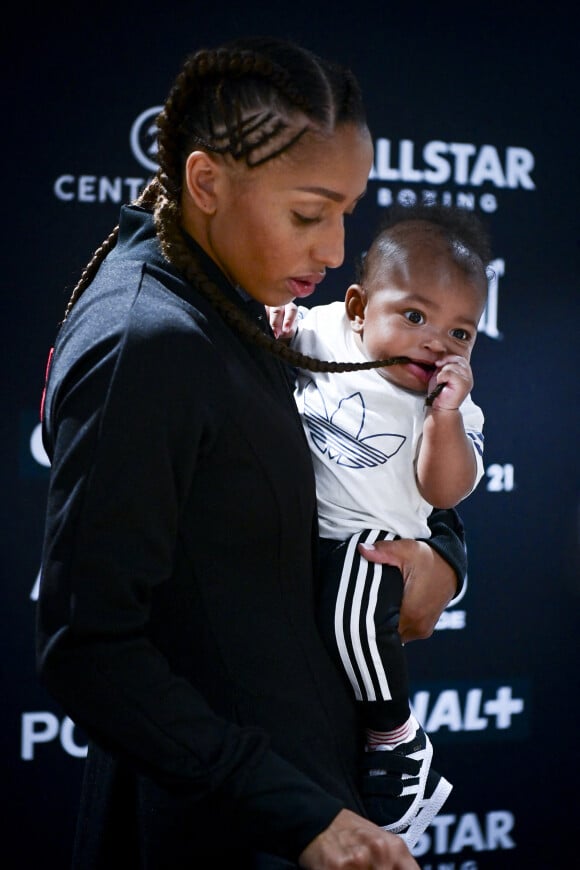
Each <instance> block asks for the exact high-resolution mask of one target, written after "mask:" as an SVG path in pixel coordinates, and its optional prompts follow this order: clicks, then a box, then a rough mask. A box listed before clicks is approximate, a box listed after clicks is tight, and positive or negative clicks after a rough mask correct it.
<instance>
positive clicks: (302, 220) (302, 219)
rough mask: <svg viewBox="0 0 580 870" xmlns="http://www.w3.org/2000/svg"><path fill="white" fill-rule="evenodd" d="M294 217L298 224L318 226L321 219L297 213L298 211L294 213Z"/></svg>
mask: <svg viewBox="0 0 580 870" xmlns="http://www.w3.org/2000/svg"><path fill="white" fill-rule="evenodd" d="M292 216H293V217H294V220H295V221H296V223H298V224H316V223H318V221H319V220H320V218H319V217H318V216H316V217H308V216H307V215H305V214H300V212H297V211H293V212H292Z"/></svg>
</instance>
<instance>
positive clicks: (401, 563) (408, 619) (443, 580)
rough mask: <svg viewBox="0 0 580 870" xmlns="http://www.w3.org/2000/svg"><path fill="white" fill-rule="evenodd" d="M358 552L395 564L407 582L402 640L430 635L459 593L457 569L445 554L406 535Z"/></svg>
mask: <svg viewBox="0 0 580 870" xmlns="http://www.w3.org/2000/svg"><path fill="white" fill-rule="evenodd" d="M359 551H360V552H361V553H362V555H363V556H364V557H365V559H368V561H369V562H380V563H381V564H383V565H394V566H395V567H396V568H398V569H399V571H400V572H401V574H402V575H403V581H404V584H405V587H404V592H403V603H402V605H401V616H400V619H399V634H400V636H401V640H402V641H403V643H408V642H409V641H411V640H421V639H423V638H427V637H431V635H432V634H433V631H434V629H435V626H436V624H437V620H438V619H439V617H440V616H441V614H442V613H443V611H444V610H445V608H446V607H447V605H448V604H449V602H450V601H451V599H452V598H453V597H454V595H455V594H456V592H457V577H456V574H455V571H454V570H453V568H452V567H451V565H449V563H448V562H446V561H445V559H444V558H443V556H440V555H439V553H438V552H437V551H436V550H434V549H433V547H430V546H429V544H426V543H425V541H414V540H412V539H406V538H403V539H401V540H398V541H376V542H375V543H374V544H371V545H370V546H367V545H365V544H359Z"/></svg>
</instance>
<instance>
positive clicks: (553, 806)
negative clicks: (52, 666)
mask: <svg viewBox="0 0 580 870" xmlns="http://www.w3.org/2000/svg"><path fill="white" fill-rule="evenodd" d="M472 5H473V4H470V6H472ZM274 6H276V8H274ZM354 6H355V7H356V8H350V9H348V10H346V11H339V9H338V8H337V6H335V5H334V4H331V3H329V4H324V3H315V2H309V3H307V4H303V5H301V4H300V3H297V2H292V3H291V4H285V5H284V6H280V5H279V4H268V5H263V4H260V3H258V2H257V0H246V2H245V3H238V2H236V3H235V4H234V3H230V4H228V3H224V2H222V3H220V4H219V6H217V5H216V8H215V10H213V9H212V8H211V4H207V3H195V2H189V3H188V2H174V3H171V2H166V3H164V4H156V5H155V6H154V5H153V4H149V5H148V4H147V3H139V4H135V5H131V4H129V3H128V4H122V3H117V4H115V5H114V6H111V7H110V8H109V7H108V6H107V4H99V7H98V10H97V9H96V8H95V10H94V12H93V11H92V10H90V7H86V6H85V5H84V4H78V7H82V8H83V9H84V11H83V13H82V15H81V13H80V12H71V11H63V10H62V8H61V7H60V6H59V7H58V8H57V7H56V4H55V5H54V8H52V10H51V11H50V12H48V11H44V12H35V13H34V14H33V13H32V12H31V11H29V10H26V12H24V11H19V10H14V13H15V17H14V19H13V23H12V24H11V25H10V29H8V26H7V25H6V26H5V33H4V45H3V50H2V63H3V64H4V66H5V71H4V77H3V85H4V86H3V98H4V112H3V118H4V135H3V139H4V155H5V156H4V160H3V166H4V168H3V172H2V181H3V190H4V227H5V228H4V232H3V234H2V244H3V248H4V251H3V271H4V274H5V281H6V283H5V289H4V294H3V303H2V304H3V308H4V317H3V322H4V334H3V342H2V346H3V350H4V353H5V362H4V366H3V397H4V409H5V411H4V417H3V421H2V455H1V463H2V471H1V473H2V487H3V488H2V494H3V498H2V529H3V547H2V550H3V559H2V563H3V564H2V570H3V580H2V587H1V592H0V594H1V595H2V604H1V607H0V619H1V620H2V622H1V626H0V629H1V633H0V638H1V643H2V656H1V660H2V709H3V711H4V712H3V715H2V735H1V736H2V745H1V747H0V751H1V753H2V756H1V759H2V769H3V771H4V787H3V802H4V808H3V822H4V824H3V830H4V834H3V835H2V840H0V855H1V856H2V863H3V866H5V867H16V866H18V867H20V868H32V867H37V866H45V867H50V868H66V867H67V866H68V861H69V857H70V848H71V838H72V832H73V825H74V818H75V812H76V808H77V802H78V794H79V786H80V777H81V771H82V764H83V760H82V759H83V757H84V754H85V746H84V743H85V741H84V737H83V735H82V733H80V731H79V729H77V728H75V726H74V724H73V723H72V722H71V721H70V720H68V719H67V718H66V717H65V716H64V714H63V712H62V711H61V710H60V709H59V708H58V706H57V705H56V704H55V703H54V702H53V701H52V699H51V698H50V697H49V696H48V695H47V694H46V693H45V692H44V690H42V689H41V688H40V686H39V684H38V683H37V679H36V675H35V670H34V651H33V624H34V609H35V595H36V589H35V587H36V579H37V575H38V570H39V562H40V549H41V538H42V527H43V519H44V503H45V497H46V490H47V478H48V468H47V464H46V457H45V455H44V453H43V450H42V447H41V443H40V439H39V428H38V419H39V402H40V395H41V390H42V384H43V377H44V367H45V362H46V357H47V353H48V350H49V347H50V345H51V343H52V341H53V339H54V336H55V333H56V328H57V324H58V322H59V320H60V319H61V317H62V314H63V311H64V306H65V304H66V301H67V299H68V296H69V294H70V292H71V290H72V287H73V286H74V284H75V282H76V280H77V278H78V276H79V273H80V270H81V268H82V267H83V266H84V265H85V264H86V262H87V261H88V259H89V258H90V255H91V254H92V252H93V250H94V249H95V248H96V247H97V246H98V245H99V244H100V242H101V241H102V239H103V238H104V237H105V236H106V235H107V234H108V233H109V231H110V230H111V229H112V227H113V226H114V225H115V224H116V222H117V215H118V210H119V206H120V204H121V203H123V202H126V201H128V200H130V199H132V198H133V197H134V196H135V195H136V194H137V192H138V191H139V190H140V188H141V186H142V185H143V183H144V182H145V180H146V179H147V178H148V177H149V175H150V174H151V173H152V172H153V171H154V169H155V140H154V137H153V136H152V134H151V123H152V120H153V118H154V115H155V113H156V111H157V108H158V107H159V106H160V104H161V102H162V101H163V99H164V98H165V95H166V93H167V90H168V88H169V86H170V84H171V81H172V79H173V77H174V75H175V74H176V72H177V70H178V68H179V66H180V64H181V62H182V60H183V59H184V57H185V55H186V54H187V53H188V52H189V51H191V50H193V49H194V48H197V47H199V46H201V45H202V44H215V43H216V42H219V41H222V40H223V39H225V38H230V37H232V36H235V35H240V34H248V33H253V32H254V33H262V34H264V33H271V34H275V35H282V36H290V37H292V38H295V39H297V40H298V41H301V42H303V43H305V44H306V45H308V46H309V47H311V48H313V49H314V50H316V51H318V52H320V53H322V54H324V55H326V56H330V57H335V58H336V59H337V60H340V61H342V62H345V63H347V64H350V65H351V66H352V67H353V69H354V70H355V72H356V73H357V75H358V77H359V79H360V81H361V84H362V86H363V89H364V92H365V95H366V101H367V105H368V113H369V121H370V125H371V128H372V132H373V137H374V141H375V146H376V161H375V166H374V169H373V172H372V175H371V178H370V180H369V187H368V195H367V197H366V199H365V200H364V201H363V203H362V204H361V205H360V207H359V208H358V209H357V212H356V215H355V216H354V217H353V218H352V219H350V221H349V224H348V230H347V232H348V242H347V251H346V258H345V263H344V265H343V266H342V267H341V268H340V269H338V270H336V272H335V273H332V274H331V275H330V276H329V277H328V278H327V280H326V281H325V283H324V285H323V289H322V288H321V289H320V290H319V292H318V293H317V297H316V301H330V300H331V299H334V298H340V297H342V294H343V292H344V289H345V287H346V286H347V284H348V283H349V281H350V280H351V278H352V275H353V264H354V258H355V255H356V254H357V253H358V252H359V251H360V250H362V249H364V247H365V246H366V244H367V242H368V240H369V238H370V236H371V234H372V232H373V231H374V229H375V226H376V223H377V221H378V219H379V218H380V214H381V210H382V209H384V207H385V206H387V205H388V204H389V203H391V202H393V201H405V202H411V201H415V200H426V201H436V202H442V203H451V202H460V203H461V204H462V205H464V207H466V208H470V209H471V208H478V209H481V210H482V211H483V213H484V214H485V215H486V218H487V222H488V225H489V227H490V229H491V232H492V235H493V242H494V258H495V260H494V266H495V272H496V279H495V281H493V282H492V283H491V286H490V297H489V303H488V306H487V309H486V312H485V315H484V317H483V319H482V322H481V324H480V335H479V338H478V342H477V346H476V349H475V353H474V358H473V365H474V370H475V377H476V380H475V388H474V391H473V395H474V399H475V400H476V401H477V403H478V404H479V405H481V406H482V408H483V409H484V411H485V414H486V429H485V437H486V453H485V463H486V474H485V477H484V479H483V481H482V483H481V484H480V485H479V487H478V489H477V491H476V493H475V494H474V495H473V496H472V497H471V498H470V499H469V500H468V501H467V502H466V503H465V504H464V505H463V506H462V507H461V511H460V513H461V515H462V517H463V519H464V521H465V524H466V528H467V541H468V552H469V564H470V568H469V582H468V586H467V590H466V592H465V594H464V595H463V597H462V598H461V600H460V601H458V602H457V603H455V604H454V606H452V607H450V608H449V609H448V610H447V611H446V612H445V614H444V615H443V617H442V619H441V621H440V623H439V625H438V628H437V630H436V631H435V633H434V635H433V637H432V638H430V639H429V640H426V641H420V642H416V643H413V644H410V645H409V646H408V647H407V649H408V652H409V659H410V668H411V674H412V684H413V685H412V692H413V695H412V697H413V702H414V705H415V709H416V712H417V714H418V716H419V718H420V719H421V720H422V721H423V724H424V725H425V727H426V729H427V731H428V732H430V734H431V737H432V740H433V743H434V744H435V751H436V753H437V756H438V761H437V767H438V769H439V770H441V771H442V772H444V773H445V775H446V776H447V777H448V778H449V779H450V780H451V781H452V782H453V783H454V786H455V788H454V790H453V792H452V794H451V796H450V798H449V800H448V802H447V804H446V805H445V807H444V811H443V812H442V814H441V815H440V816H439V817H438V818H437V819H436V820H435V822H434V824H433V825H432V826H431V828H430V829H429V831H428V833H427V834H425V835H424V836H423V838H422V839H421V841H420V842H419V844H418V846H417V848H416V850H415V854H416V856H417V859H418V861H419V863H420V864H421V866H422V867H423V868H425V870H475V868H487V867H493V868H510V870H514V868H530V867H534V868H560V867H562V866H570V865H569V864H568V863H567V861H566V860H565V858H564V856H565V855H567V854H568V851H569V850H572V853H574V852H576V853H577V852H578V851H579V847H578V841H577V835H576V834H575V830H576V829H577V815H578V810H579V809H580V801H579V799H578V791H577V789H578V782H577V781H578V774H579V773H580V751H579V748H578V730H579V725H580V716H579V701H578V690H579V682H578V676H577V673H578V636H579V628H580V619H579V604H580V582H579V575H580V571H579V566H580V559H579V540H578V538H579V527H580V515H579V500H578V494H579V474H578V461H577V443H578V434H579V433H578V377H579V372H580V358H579V353H578V340H579V334H578V323H579V320H580V310H579V305H578V289H579V288H578V284H579V279H578V276H579V274H580V263H579V259H580V258H579V239H578V195H579V193H580V191H579V185H578V148H577V142H578V141H579V137H580V122H579V116H580V113H579V110H578V106H579V105H580V100H579V88H578V78H579V76H578V67H577V58H578V48H579V46H578V43H577V29H576V28H575V27H574V26H573V22H572V21H571V20H570V21H568V20H567V19H566V17H565V16H564V15H563V14H562V15H560V17H558V14H557V12H556V11H554V10H550V11H549V12H542V13H541V14H539V13H538V14H536V15H534V12H533V8H530V4H528V5H527V6H526V12H525V15H523V14H522V16H520V15H519V14H518V13H517V11H515V10H514V9H513V7H512V6H510V7H509V8H510V10H511V11H510V12H508V13H506V12H503V13H501V14H493V13H483V12H481V11H478V12H477V14H475V13H469V12H467V11H465V10H464V9H462V8H461V7H457V8H456V9H455V11H452V10H451V9H450V8H449V6H448V5H447V4H445V9H446V11H445V12H442V13H440V12H438V11H434V10H436V9H438V7H439V4H430V5H429V6H426V7H425V8H422V7H421V6H420V5H417V4H413V6H412V9H409V11H408V12H405V13H403V12H402V11H401V9H400V7H399V4H393V3H389V2H383V3H381V4H376V3H371V2H364V0H358V2H357V3H356V4H354ZM48 8H50V7H48ZM76 8H77V6H76V5H75V9H76ZM9 856H12V857H9ZM576 860H578V861H580V858H576Z"/></svg>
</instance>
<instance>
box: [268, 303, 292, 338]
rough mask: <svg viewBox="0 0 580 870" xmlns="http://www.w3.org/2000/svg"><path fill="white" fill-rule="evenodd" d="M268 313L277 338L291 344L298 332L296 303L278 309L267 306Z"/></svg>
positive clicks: (277, 307)
mask: <svg viewBox="0 0 580 870" xmlns="http://www.w3.org/2000/svg"><path fill="white" fill-rule="evenodd" d="M266 312H267V314H268V320H269V321H270V326H271V327H272V332H273V333H274V335H275V337H276V338H279V339H281V341H286V342H289V341H290V340H291V339H292V338H293V336H294V334H295V332H296V326H297V320H296V319H297V316H298V306H297V305H296V304H295V303H294V302H289V303H288V305H281V306H276V307H270V306H268V305H267V306H266Z"/></svg>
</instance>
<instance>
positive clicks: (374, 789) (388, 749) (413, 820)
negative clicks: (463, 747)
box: [361, 716, 451, 848]
mask: <svg viewBox="0 0 580 870" xmlns="http://www.w3.org/2000/svg"><path fill="white" fill-rule="evenodd" d="M411 721H412V723H413V725H414V727H415V734H414V736H413V737H412V738H411V739H410V740H407V741H406V742H404V743H395V744H392V745H386V744H383V745H381V746H378V747H376V748H375V749H373V750H370V751H367V752H365V753H364V756H363V761H362V765H363V771H364V773H363V778H362V783H361V794H362V797H363V800H364V803H365V807H366V810H367V813H368V816H369V818H370V819H371V821H373V822H375V824H377V825H380V826H381V827H382V828H384V830H385V831H391V832H392V833H394V834H401V836H402V837H404V839H405V841H406V842H407V845H408V846H409V848H411V846H412V845H414V844H415V843H416V842H417V840H418V839H419V837H420V836H421V834H422V833H423V831H425V830H426V828H427V827H428V826H429V824H430V823H431V821H432V820H433V819H434V818H435V816H436V815H437V813H438V812H439V810H440V809H441V807H442V806H443V803H444V802H445V800H446V799H447V797H448V795H449V792H450V791H451V785H450V783H448V782H447V780H446V779H444V778H443V777H442V776H441V775H440V774H438V773H436V772H435V771H433V772H432V776H431V777H429V773H430V770H431V759H432V758H433V746H432V744H431V741H430V740H429V738H428V737H427V735H426V734H425V732H424V731H423V729H422V728H421V726H420V725H419V723H418V722H417V720H416V719H415V717H414V716H412V717H411Z"/></svg>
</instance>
